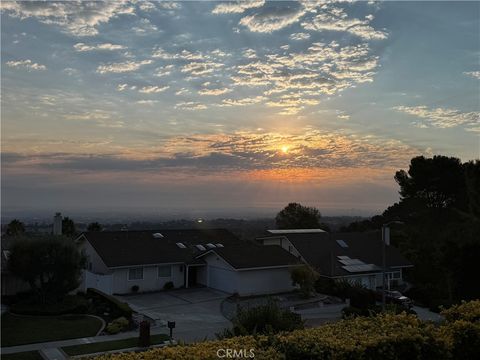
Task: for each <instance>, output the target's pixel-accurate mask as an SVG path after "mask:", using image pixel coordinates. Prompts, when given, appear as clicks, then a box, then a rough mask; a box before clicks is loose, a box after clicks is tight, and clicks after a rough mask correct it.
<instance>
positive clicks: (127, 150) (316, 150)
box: [1, 0, 480, 215]
mask: <svg viewBox="0 0 480 360" xmlns="http://www.w3.org/2000/svg"><path fill="white" fill-rule="evenodd" d="M479 14H480V3H479V2H457V1H455V2H448V1H442V2H401V1H390V2H381V3H380V2H373V1H369V2H367V1H362V2H351V1H307V2H287V1H272V2H267V1H263V0H254V1H248V2H208V1H202V2H147V1H131V2H120V1H115V2H73V1H72V2H51V1H47V2H11V1H2V4H1V22H2V23H1V92H2V96H1V115H2V116H1V130H2V135H1V136H2V137H1V140H2V144H1V151H2V167H1V169H2V184H1V189H2V202H1V205H2V213H3V214H8V213H9V212H12V211H15V212H17V213H21V212H22V211H27V210H32V209H33V210H37V211H45V212H49V211H50V212H51V211H56V210H58V211H67V212H68V211H77V212H84V213H88V212H92V211H122V212H128V211H131V212H135V211H139V209H147V210H148V209H150V210H151V211H154V212H157V211H158V212H163V213H169V212H171V213H176V212H178V211H183V212H185V213H192V214H193V213H194V214H196V215H202V212H203V213H205V214H208V213H209V212H211V211H214V210H217V211H219V212H220V213H224V214H225V215H229V213H233V212H236V213H242V212H243V213H244V214H245V215H249V214H250V215H251V214H255V213H260V212H263V213H269V212H271V213H272V214H273V213H275V212H277V211H279V210H280V209H281V208H283V207H284V206H285V205H286V204H287V203H288V202H292V201H295V202H300V203H302V204H305V205H309V206H316V207H318V208H319V209H320V211H321V212H322V213H323V214H325V215H329V214H331V215H333V214H336V215H338V214H347V215H353V214H375V213H380V212H381V211H383V210H384V209H385V208H386V207H387V206H389V205H391V204H393V203H394V202H396V201H398V199H399V195H398V185H397V184H396V183H395V181H394V179H393V177H394V174H395V171H397V170H399V169H408V164H409V161H410V159H411V158H412V157H414V156H419V155H424V156H432V155H434V154H442V155H448V156H455V157H459V158H461V159H462V161H468V160H472V159H478V158H480V141H479V134H480V120H479V108H480V106H479V98H480V97H479V95H480V87H479V86H480V65H479V55H480V37H479V34H480V21H479Z"/></svg>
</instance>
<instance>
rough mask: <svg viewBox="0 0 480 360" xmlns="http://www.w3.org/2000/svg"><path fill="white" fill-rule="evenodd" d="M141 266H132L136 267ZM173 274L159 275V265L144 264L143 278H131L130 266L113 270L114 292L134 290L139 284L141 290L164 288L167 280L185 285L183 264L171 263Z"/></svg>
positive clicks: (174, 283) (124, 292) (120, 292)
mask: <svg viewBox="0 0 480 360" xmlns="http://www.w3.org/2000/svg"><path fill="white" fill-rule="evenodd" d="M136 267H140V266H132V268H136ZM171 267H172V274H171V276H170V277H161V278H159V277H158V266H143V279H141V280H129V279H128V272H129V268H124V269H114V270H113V274H112V275H113V293H114V294H127V293H131V292H132V286H134V285H137V286H138V287H139V291H140V292H143V291H156V290H162V289H163V287H164V285H165V284H166V283H167V282H170V281H171V282H173V285H174V286H175V287H176V288H177V287H181V286H183V285H184V270H183V265H182V264H174V265H171Z"/></svg>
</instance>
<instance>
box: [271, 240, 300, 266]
mask: <svg viewBox="0 0 480 360" xmlns="http://www.w3.org/2000/svg"><path fill="white" fill-rule="evenodd" d="M262 241H263V245H267V246H268V245H279V246H281V247H282V248H284V249H285V250H287V251H288V252H289V253H290V254H292V255H294V256H296V257H299V256H300V259H301V260H302V261H303V258H302V256H301V255H300V253H299V252H298V251H297V250H296V249H295V247H294V246H293V244H292V243H291V242H290V240H288V239H286V238H280V239H279V238H275V239H263V240H262Z"/></svg>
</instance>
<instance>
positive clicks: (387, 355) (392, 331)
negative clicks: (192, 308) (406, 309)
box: [97, 301, 480, 360]
mask: <svg viewBox="0 0 480 360" xmlns="http://www.w3.org/2000/svg"><path fill="white" fill-rule="evenodd" d="M478 312H480V301H473V302H470V303H463V304H461V305H459V306H456V307H452V308H451V309H448V310H444V312H443V314H444V316H445V318H446V320H445V322H444V323H443V324H442V325H440V326H435V325H434V324H432V323H428V322H423V321H421V320H419V319H418V318H417V317H416V316H414V315H409V314H406V313H402V314H389V313H386V314H380V315H377V316H372V317H356V318H352V319H346V320H341V321H339V322H336V323H332V324H327V325H323V326H321V327H318V328H312V329H306V330H295V331H292V332H286V333H281V334H277V335H271V336H265V335H263V336H255V337H253V336H240V337H234V338H230V339H224V340H220V341H207V342H202V343H197V344H193V345H187V346H172V347H167V348H162V349H154V350H150V351H146V352H143V353H136V354H135V353H125V354H117V355H103V356H100V357H99V358H97V360H107V359H108V360H136V359H138V360H140V359H142V360H153V359H159V360H166V359H171V360H183V359H218V358H219V357H218V355H217V350H219V349H236V350H237V351H239V350H241V349H243V350H244V351H248V350H249V349H254V352H255V359H262V360H273V359H286V360H297V359H298V360H300V359H301V360H308V359H319V360H322V359H329V360H330V359H335V360H377V359H379V360H380V359H381V360H401V359H402V360H403V359H409V360H410V359H418V360H420V359H421V360H454V359H474V358H477V356H478V354H480V320H479V318H478V316H477V315H476V314H478ZM248 355H249V354H248V353H247V354H246V356H243V358H251V357H250V356H248ZM225 358H227V357H225ZM237 358H238V356H237Z"/></svg>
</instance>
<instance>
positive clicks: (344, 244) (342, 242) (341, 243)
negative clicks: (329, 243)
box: [337, 240, 348, 248]
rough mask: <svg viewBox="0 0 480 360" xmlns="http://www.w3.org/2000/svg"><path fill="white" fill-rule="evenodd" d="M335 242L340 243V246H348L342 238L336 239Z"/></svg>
mask: <svg viewBox="0 0 480 360" xmlns="http://www.w3.org/2000/svg"><path fill="white" fill-rule="evenodd" d="M337 244H338V245H340V246H341V247H342V248H348V245H347V243H346V242H345V241H343V240H337Z"/></svg>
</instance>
